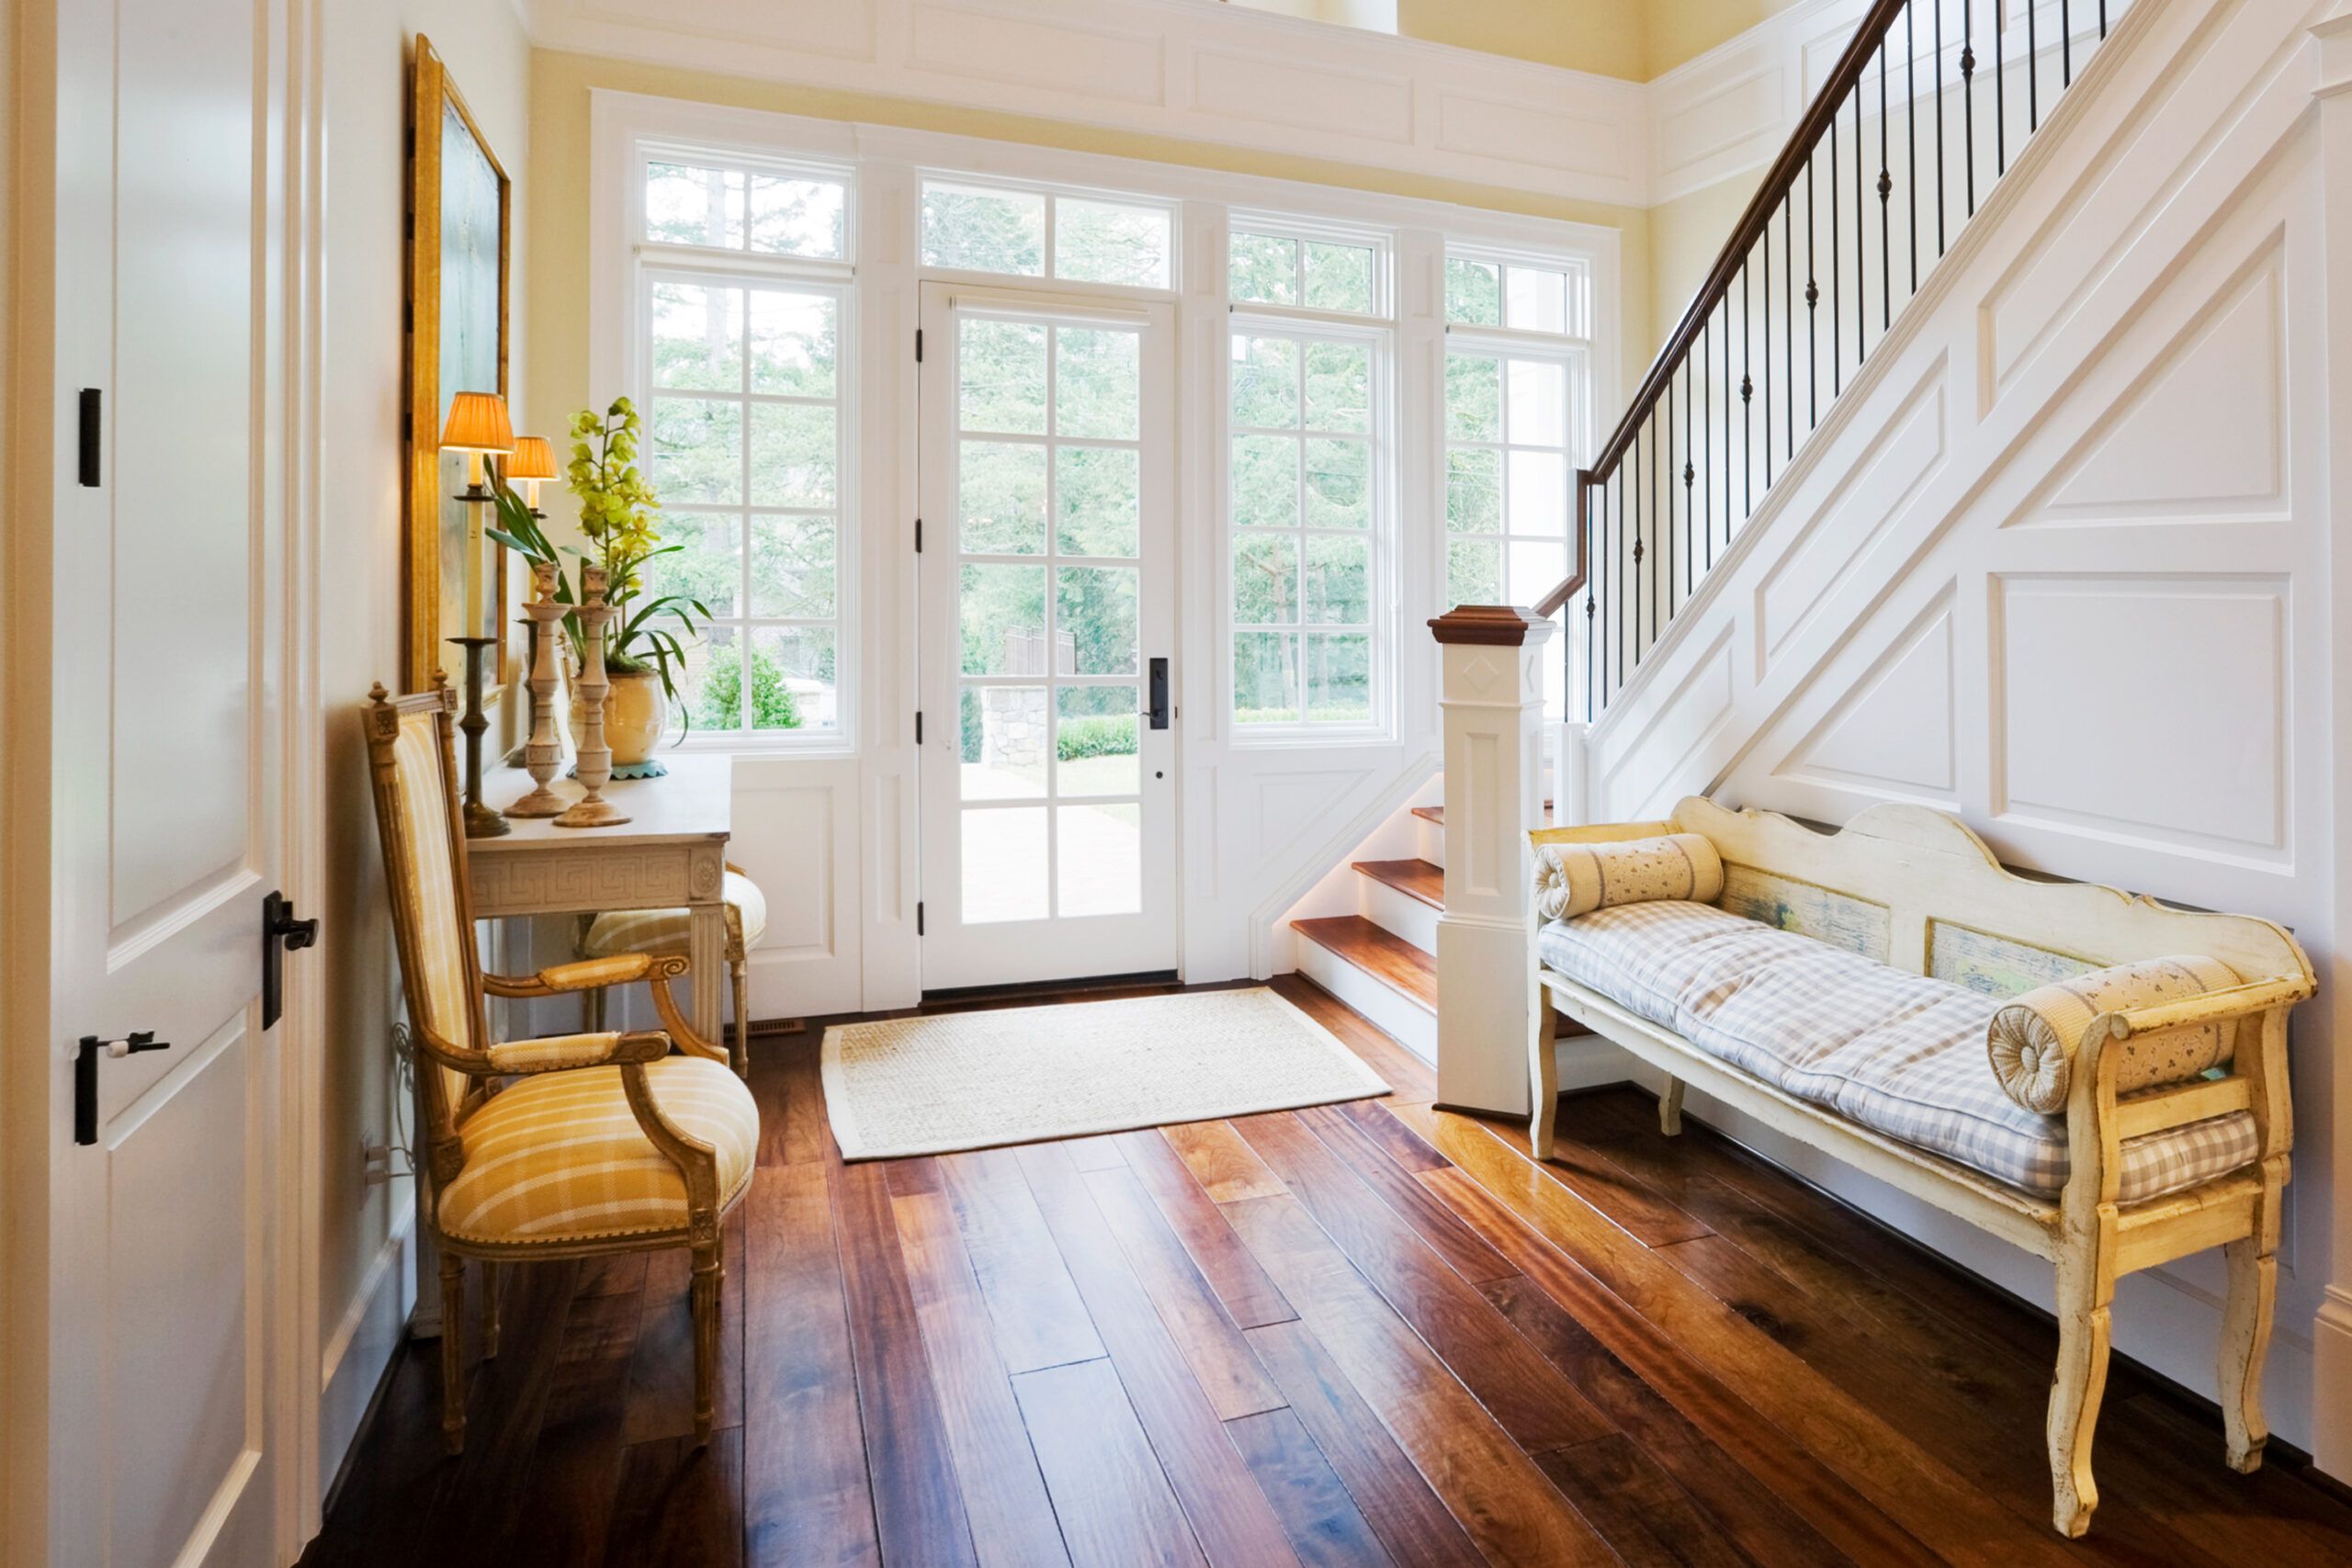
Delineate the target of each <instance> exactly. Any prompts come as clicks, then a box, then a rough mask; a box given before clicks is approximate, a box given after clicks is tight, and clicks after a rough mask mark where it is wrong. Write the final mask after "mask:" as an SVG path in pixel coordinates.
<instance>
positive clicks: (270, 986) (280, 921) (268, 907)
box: [261, 893, 319, 1029]
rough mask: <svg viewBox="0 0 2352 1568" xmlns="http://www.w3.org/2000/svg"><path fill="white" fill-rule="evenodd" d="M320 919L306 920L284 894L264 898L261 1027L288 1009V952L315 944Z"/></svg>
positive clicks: (275, 1020)
mask: <svg viewBox="0 0 2352 1568" xmlns="http://www.w3.org/2000/svg"><path fill="white" fill-rule="evenodd" d="M318 940H319V922H318V920H317V919H316V918H315V917H313V918H312V919H307V920H306V919H301V918H300V917H299V916H297V915H296V914H295V913H294V906H293V905H292V904H291V903H289V902H288V901H287V897H286V895H285V894H283V893H269V894H266V895H265V896H264V897H263V898H262V901H261V1026H262V1027H263V1028H264V1029H267V1028H268V1027H269V1026H270V1025H272V1024H274V1023H276V1022H277V1020H278V1015H280V1014H281V1013H283V1012H284V1011H285V1010H286V955H287V954H288V953H299V952H300V951H301V950H302V949H303V948H306V947H311V946H315V945H316V944H317V942H318Z"/></svg>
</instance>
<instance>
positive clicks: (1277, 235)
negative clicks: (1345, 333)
mask: <svg viewBox="0 0 2352 1568" xmlns="http://www.w3.org/2000/svg"><path fill="white" fill-rule="evenodd" d="M1235 234H1261V235H1264V236H1266V237H1268V238H1270V239H1278V240H1295V241H1297V242H1299V250H1298V255H1297V258H1296V261H1295V266H1296V268H1297V279H1298V284H1299V288H1298V298H1299V299H1300V300H1301V301H1302V302H1301V303H1299V304H1296V305H1284V304H1280V303H1276V302H1273V301H1268V300H1259V299H1236V298H1234V296H1233V292H1232V288H1231V280H1230V278H1229V277H1228V279H1227V290H1226V296H1227V300H1228V301H1229V302H1230V304H1231V307H1232V309H1233V310H1237V311H1241V310H1247V311H1249V312H1250V313H1251V314H1253V315H1261V316H1266V317H1269V318H1275V319H1283V320H1296V321H1339V322H1359V323H1360V322H1363V321H1393V320H1395V318H1396V314H1397V244H1396V236H1395V234H1394V232H1393V231H1390V230H1386V229H1376V228H1370V227H1366V226H1364V225H1361V224H1345V223H1321V222H1317V221H1315V220H1311V219H1304V218H1298V217H1295V216H1287V215H1276V214H1271V213H1258V212H1251V211H1246V210H1241V209H1236V210H1235V211H1234V212H1233V213H1232V214H1231V215H1230V216H1229V217H1228V219H1227V222H1226V245H1227V265H1229V263H1230V257H1231V254H1232V243H1233V239H1232V237H1233V236H1234V235H1235ZM1309 243H1321V244H1331V245H1351V246H1355V247H1358V248H1360V249H1363V250H1368V251H1370V252H1371V253H1372V309H1371V310H1364V311H1356V310H1318V309H1317V308H1316V307H1314V306H1311V305H1307V304H1306V303H1304V301H1305V299H1306V245H1307V244H1309Z"/></svg>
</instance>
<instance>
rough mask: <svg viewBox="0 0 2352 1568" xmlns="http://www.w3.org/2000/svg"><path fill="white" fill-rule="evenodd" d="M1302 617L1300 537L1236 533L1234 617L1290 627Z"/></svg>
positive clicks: (1242, 621)
mask: <svg viewBox="0 0 2352 1568" xmlns="http://www.w3.org/2000/svg"><path fill="white" fill-rule="evenodd" d="M1297 619H1298V536H1297V535H1296V534H1256V533H1238V532H1237V533H1236V534H1235V535H1234V536H1233V620H1234V624H1235V625H1237V626H1289V625H1292V624H1294V623H1295V622H1296V621H1297Z"/></svg>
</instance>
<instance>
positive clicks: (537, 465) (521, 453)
mask: <svg viewBox="0 0 2352 1568" xmlns="http://www.w3.org/2000/svg"><path fill="white" fill-rule="evenodd" d="M506 477H507V478H508V479H553V478H555V477H556V474H555V448H554V447H552V446H548V438H547V437H546V436H544V435H518V436H516V437H515V455H514V456H513V457H509V458H507V459H506Z"/></svg>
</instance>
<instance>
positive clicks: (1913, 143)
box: [1882, 6, 1919, 294]
mask: <svg viewBox="0 0 2352 1568" xmlns="http://www.w3.org/2000/svg"><path fill="white" fill-rule="evenodd" d="M1917 15H1918V11H1917V8H1916V7H1915V6H1905V7H1903V161H1904V171H1903V183H1904V185H1905V187H1906V189H1905V196H1906V197H1908V198H1909V200H1910V203H1911V223H1910V227H1909V229H1908V230H1907V231H1905V232H1906V237H1907V238H1908V239H1909V241H1910V249H1911V292H1912V293H1914V294H1917V293H1918V292H1919V40H1918V38H1917V34H1916V30H1915V29H1914V28H1913V26H1912V21H1913V18H1914V17H1917ZM1882 96H1883V95H1882Z"/></svg>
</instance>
